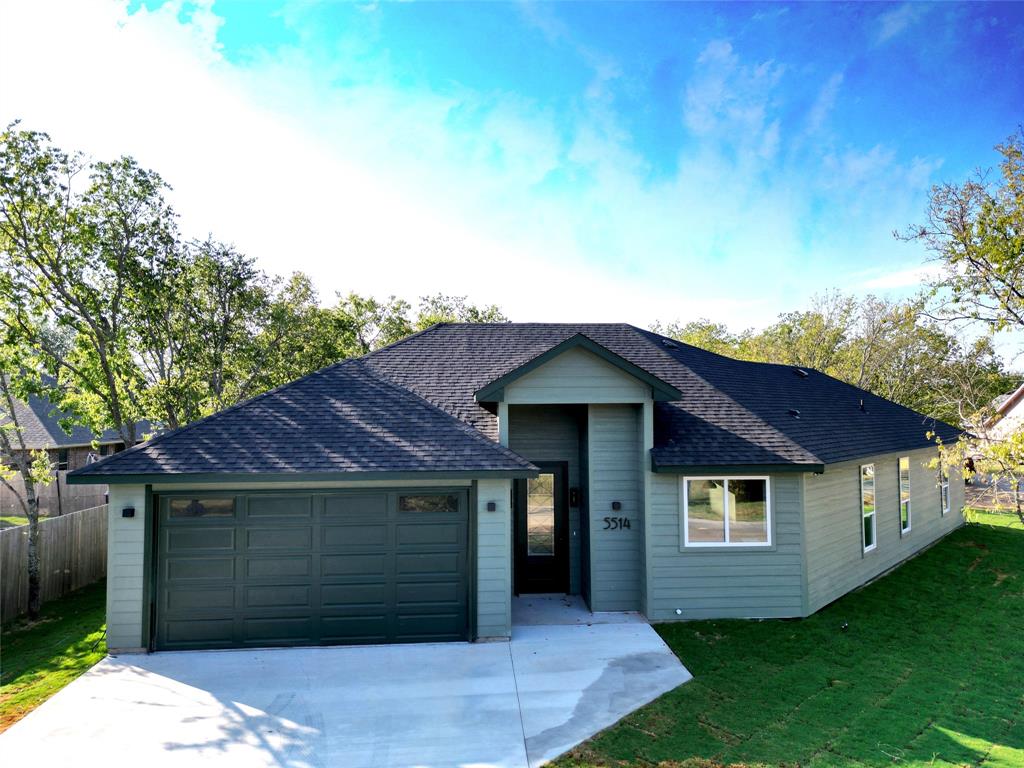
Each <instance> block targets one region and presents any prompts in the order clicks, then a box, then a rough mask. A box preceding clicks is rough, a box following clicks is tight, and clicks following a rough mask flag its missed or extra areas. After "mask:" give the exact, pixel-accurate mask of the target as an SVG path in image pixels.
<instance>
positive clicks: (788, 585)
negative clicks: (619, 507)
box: [648, 474, 803, 620]
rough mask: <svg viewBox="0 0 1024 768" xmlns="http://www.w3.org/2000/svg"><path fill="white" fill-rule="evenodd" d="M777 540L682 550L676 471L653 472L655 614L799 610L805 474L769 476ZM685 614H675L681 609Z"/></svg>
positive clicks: (764, 614)
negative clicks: (755, 546) (756, 545)
mask: <svg viewBox="0 0 1024 768" xmlns="http://www.w3.org/2000/svg"><path fill="white" fill-rule="evenodd" d="M770 483H771V505H772V526H773V535H772V542H773V546H772V547H771V548H768V549H763V550H752V549H725V548H723V549H717V550H706V549H688V550H683V551H680V529H679V526H680V518H681V509H680V498H679V477H678V476H677V475H667V474H656V475H655V476H654V478H653V484H652V493H651V521H650V525H649V527H648V533H649V535H650V536H651V544H650V546H649V552H650V556H651V562H650V568H651V579H650V582H649V583H650V584H651V595H650V596H649V598H648V617H649V618H651V619H653V620H669V619H679V618H682V619H707V618H729V617H733V618H768V617H789V616H799V615H800V614H801V611H802V602H803V563H802V554H801V527H800V512H801V504H802V498H801V494H802V486H801V477H800V475H789V474H787V475H774V476H772V477H771V478H770ZM677 608H678V609H679V610H681V611H682V615H681V616H680V615H677V614H676V609H677Z"/></svg>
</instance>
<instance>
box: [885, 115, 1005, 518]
mask: <svg viewBox="0 0 1024 768" xmlns="http://www.w3.org/2000/svg"><path fill="white" fill-rule="evenodd" d="M996 151H997V152H998V153H999V155H1000V162H999V167H998V170H997V171H991V170H990V171H979V172H978V173H976V174H975V175H974V176H973V177H971V178H969V179H967V180H966V181H963V182H961V183H953V182H947V183H944V184H939V185H937V186H935V187H933V188H932V190H931V195H930V198H929V204H928V208H927V211H926V216H925V222H924V223H923V224H919V225H915V226H912V227H910V228H909V229H908V230H907V231H906V232H904V233H902V234H898V235H897V236H898V237H902V238H903V239H907V240H913V241H917V242H921V243H923V244H924V245H925V247H926V248H927V249H928V250H929V251H930V253H931V255H932V258H933V261H934V262H935V263H936V264H937V266H938V268H939V276H938V277H937V279H936V280H935V281H934V283H933V284H932V286H931V289H932V291H931V299H932V313H933V315H934V316H936V317H938V318H940V319H942V320H945V321H947V322H948V323H950V324H951V325H954V326H956V325H958V324H963V323H971V324H975V325H977V324H981V325H982V326H984V327H986V328H987V329H988V330H989V331H990V333H991V334H992V335H996V334H1000V333H1005V332H1009V331H1015V332H1017V333H1020V332H1021V331H1024V128H1019V129H1018V130H1017V132H1016V133H1014V134H1012V135H1011V136H1009V137H1008V138H1007V139H1006V141H1004V142H1003V143H1001V144H999V145H997V146H996ZM976 364H977V360H972V361H970V365H976ZM969 368H970V366H969V365H967V364H965V366H964V369H965V370H969ZM955 381H956V383H957V384H958V386H957V388H956V389H955V391H953V392H952V393H951V395H950V399H951V400H952V401H954V403H955V407H956V409H957V410H958V411H959V412H960V413H961V414H963V416H964V420H965V422H966V423H967V424H968V425H969V426H970V433H969V434H968V435H966V436H965V438H964V439H962V440H960V441H959V442H958V443H956V444H955V445H948V446H944V447H943V458H944V461H945V462H946V463H947V464H952V463H954V462H957V463H959V462H961V461H964V460H966V459H967V458H970V459H971V460H972V464H973V466H975V467H976V468H977V470H978V471H979V472H982V473H984V474H986V475H988V476H989V477H990V478H991V480H992V482H993V484H994V485H1002V486H1004V487H1007V486H1008V487H1009V488H1010V490H1011V491H1012V498H1013V503H1014V507H1015V509H1016V511H1017V514H1018V515H1019V516H1020V517H1021V519H1022V520H1024V511H1022V502H1021V500H1022V495H1024V494H1022V491H1021V488H1022V484H1024V428H1016V429H1010V428H1005V427H1004V425H1001V424H1000V418H1001V417H1000V414H999V413H998V411H997V410H996V408H995V406H994V402H993V400H994V398H993V392H992V391H991V390H990V389H989V388H987V387H984V386H978V383H977V380H976V379H974V378H973V377H963V376H961V378H959V379H955ZM1008 388H1009V387H1004V390H1003V391H1004V392H1005V391H1007V390H1008Z"/></svg>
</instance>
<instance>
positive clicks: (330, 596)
mask: <svg viewBox="0 0 1024 768" xmlns="http://www.w3.org/2000/svg"><path fill="white" fill-rule="evenodd" d="M390 593H391V588H390V586H389V585H387V584H379V583H376V584H321V585H320V605H321V606H322V607H324V608H338V607H341V606H352V607H354V608H355V609H357V610H361V609H362V608H363V607H364V606H368V605H369V606H384V605H386V604H387V603H388V600H389V597H390Z"/></svg>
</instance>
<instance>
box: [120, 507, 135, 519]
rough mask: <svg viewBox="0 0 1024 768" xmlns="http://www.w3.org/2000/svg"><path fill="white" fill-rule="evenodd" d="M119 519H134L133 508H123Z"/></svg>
mask: <svg viewBox="0 0 1024 768" xmlns="http://www.w3.org/2000/svg"><path fill="white" fill-rule="evenodd" d="M121 517H135V507H125V508H124V509H122V510H121Z"/></svg>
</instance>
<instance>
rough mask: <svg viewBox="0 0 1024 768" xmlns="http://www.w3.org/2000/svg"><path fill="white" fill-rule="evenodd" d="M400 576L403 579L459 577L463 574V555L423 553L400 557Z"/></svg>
mask: <svg viewBox="0 0 1024 768" xmlns="http://www.w3.org/2000/svg"><path fill="white" fill-rule="evenodd" d="M397 559H398V574H399V576H401V577H406V576H415V575H424V576H457V575H458V574H459V573H460V572H461V565H462V555H461V553H459V552H423V553H416V554H401V555H399V556H398V558H397Z"/></svg>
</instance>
